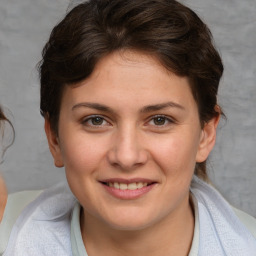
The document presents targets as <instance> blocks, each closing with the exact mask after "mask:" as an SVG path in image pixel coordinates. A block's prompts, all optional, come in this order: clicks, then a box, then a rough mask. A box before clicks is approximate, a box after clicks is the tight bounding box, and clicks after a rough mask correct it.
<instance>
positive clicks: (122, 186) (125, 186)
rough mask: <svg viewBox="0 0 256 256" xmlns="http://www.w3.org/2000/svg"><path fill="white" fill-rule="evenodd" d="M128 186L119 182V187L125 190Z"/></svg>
mask: <svg viewBox="0 0 256 256" xmlns="http://www.w3.org/2000/svg"><path fill="white" fill-rule="evenodd" d="M127 188H128V186H127V184H124V183H120V186H119V189H121V190H126V189H127Z"/></svg>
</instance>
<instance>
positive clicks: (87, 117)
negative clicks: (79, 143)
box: [81, 114, 111, 128]
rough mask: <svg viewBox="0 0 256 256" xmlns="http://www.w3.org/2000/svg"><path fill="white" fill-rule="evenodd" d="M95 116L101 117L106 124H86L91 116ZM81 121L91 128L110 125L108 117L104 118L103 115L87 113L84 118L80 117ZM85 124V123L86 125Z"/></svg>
mask: <svg viewBox="0 0 256 256" xmlns="http://www.w3.org/2000/svg"><path fill="white" fill-rule="evenodd" d="M96 117H99V118H102V119H103V121H105V122H107V124H108V125H89V124H88V121H89V120H92V119H93V118H96ZM81 123H82V124H83V125H84V126H87V127H92V128H100V127H105V126H109V125H111V123H110V122H109V120H108V118H106V117H105V116H104V115H97V114H96V115H89V116H86V117H84V118H82V121H81ZM86 124H87V125H86Z"/></svg>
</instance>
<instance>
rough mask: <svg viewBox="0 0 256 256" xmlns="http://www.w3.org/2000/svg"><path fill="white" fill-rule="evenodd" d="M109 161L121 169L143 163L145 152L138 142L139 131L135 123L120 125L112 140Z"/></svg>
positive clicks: (145, 156)
mask: <svg viewBox="0 0 256 256" xmlns="http://www.w3.org/2000/svg"><path fill="white" fill-rule="evenodd" d="M110 155H111V158H110V161H111V163H112V164H116V165H118V166H120V167H121V168H123V169H130V168H133V167H134V166H138V165H141V164H143V163H145V161H146V159H147V154H146V152H145V150H144V148H143V145H142V144H141V143H140V131H139V129H138V128H137V127H136V126H135V125H131V124H126V125H123V126H122V127H120V128H119V129H118V131H117V133H116V135H115V138H114V141H113V148H112V149H111V154H110Z"/></svg>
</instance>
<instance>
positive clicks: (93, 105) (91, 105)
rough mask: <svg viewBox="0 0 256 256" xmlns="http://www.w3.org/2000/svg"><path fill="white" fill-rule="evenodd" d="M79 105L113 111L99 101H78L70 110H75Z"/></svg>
mask: <svg viewBox="0 0 256 256" xmlns="http://www.w3.org/2000/svg"><path fill="white" fill-rule="evenodd" d="M80 107H86V108H92V109H96V110H99V111H103V112H114V111H113V110H112V109H111V108H109V107H107V106H105V105H102V104H99V103H91V102H82V103H78V104H76V105H74V106H73V107H72V110H75V109H77V108H80Z"/></svg>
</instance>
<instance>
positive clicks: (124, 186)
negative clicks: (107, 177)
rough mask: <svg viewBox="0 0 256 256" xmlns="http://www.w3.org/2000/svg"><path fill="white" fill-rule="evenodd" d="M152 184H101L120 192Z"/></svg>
mask: <svg viewBox="0 0 256 256" xmlns="http://www.w3.org/2000/svg"><path fill="white" fill-rule="evenodd" d="M153 183H154V182H152V183H147V182H133V183H129V184H127V183H119V182H103V184H104V185H106V186H108V187H111V188H116V189H120V190H136V189H141V188H143V187H147V186H149V185H152V184H153Z"/></svg>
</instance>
